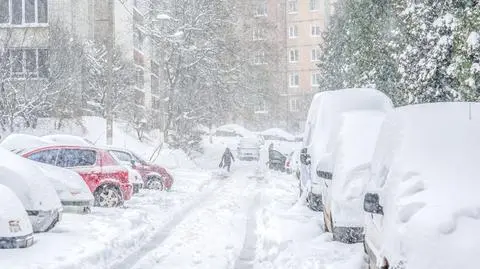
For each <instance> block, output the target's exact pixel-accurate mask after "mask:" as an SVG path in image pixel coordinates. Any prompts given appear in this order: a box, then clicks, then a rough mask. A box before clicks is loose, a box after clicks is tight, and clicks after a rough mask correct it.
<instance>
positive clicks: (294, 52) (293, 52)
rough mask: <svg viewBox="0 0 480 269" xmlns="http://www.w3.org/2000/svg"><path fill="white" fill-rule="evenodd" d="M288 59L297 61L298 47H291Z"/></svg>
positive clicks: (293, 61)
mask: <svg viewBox="0 0 480 269" xmlns="http://www.w3.org/2000/svg"><path fill="white" fill-rule="evenodd" d="M288 59H289V61H290V62H291V63H295V62H298V59H299V55H298V49H291V50H290V51H289V57H288Z"/></svg>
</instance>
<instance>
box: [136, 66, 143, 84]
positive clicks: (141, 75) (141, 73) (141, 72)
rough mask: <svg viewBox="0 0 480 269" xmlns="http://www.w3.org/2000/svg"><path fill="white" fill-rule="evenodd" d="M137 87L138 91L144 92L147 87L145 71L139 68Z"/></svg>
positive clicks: (137, 71)
mask: <svg viewBox="0 0 480 269" xmlns="http://www.w3.org/2000/svg"><path fill="white" fill-rule="evenodd" d="M135 86H136V87H137V88H138V89H141V90H143V87H144V86H145V78H144V71H143V68H140V67H137V70H136V73H135Z"/></svg>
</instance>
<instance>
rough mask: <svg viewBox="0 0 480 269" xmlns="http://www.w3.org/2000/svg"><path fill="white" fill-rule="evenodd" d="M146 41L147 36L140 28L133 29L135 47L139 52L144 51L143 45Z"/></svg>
mask: <svg viewBox="0 0 480 269" xmlns="http://www.w3.org/2000/svg"><path fill="white" fill-rule="evenodd" d="M144 41H145V34H144V33H143V32H142V31H141V30H140V29H138V28H136V27H135V28H134V29H133V47H134V48H136V49H138V50H139V51H143V43H144Z"/></svg>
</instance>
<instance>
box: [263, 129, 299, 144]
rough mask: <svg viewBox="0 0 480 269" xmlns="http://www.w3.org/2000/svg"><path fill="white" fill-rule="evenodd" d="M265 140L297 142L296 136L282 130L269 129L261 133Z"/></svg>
mask: <svg viewBox="0 0 480 269" xmlns="http://www.w3.org/2000/svg"><path fill="white" fill-rule="evenodd" d="M260 135H261V136H262V137H263V139H265V140H279V141H295V136H294V135H292V134H290V133H288V132H287V131H285V130H282V129H280V128H271V129H267V130H265V131H263V132H261V133H260Z"/></svg>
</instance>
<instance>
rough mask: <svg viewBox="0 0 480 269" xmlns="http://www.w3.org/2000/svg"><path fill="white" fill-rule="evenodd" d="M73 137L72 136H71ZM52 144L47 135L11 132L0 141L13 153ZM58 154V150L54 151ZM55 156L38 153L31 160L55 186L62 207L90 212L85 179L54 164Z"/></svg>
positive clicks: (90, 204) (90, 205)
mask: <svg viewBox="0 0 480 269" xmlns="http://www.w3.org/2000/svg"><path fill="white" fill-rule="evenodd" d="M72 137H74V136H72ZM51 144H54V142H53V141H49V139H48V137H37V136H33V135H25V134H12V135H9V136H7V137H6V138H5V140H4V141H3V142H2V143H0V146H1V147H3V148H6V149H8V150H10V151H12V152H15V153H22V152H23V150H24V149H26V148H36V147H41V146H48V145H51ZM55 153H56V154H58V151H56V152H55ZM56 158H57V156H56V155H55V156H54V155H51V154H43V155H42V154H40V155H38V156H37V160H36V161H37V162H32V163H33V164H35V165H36V166H38V167H39V168H40V170H41V171H42V172H43V176H44V177H45V178H47V179H48V180H49V181H50V182H51V183H52V184H53V187H54V188H55V190H56V192H57V194H58V197H59V198H60V201H61V202H62V205H63V207H64V209H66V210H69V209H72V210H73V211H76V212H78V211H80V212H84V213H87V212H90V208H91V207H92V206H93V200H94V199H93V195H92V193H91V192H90V189H89V188H88V186H87V184H86V183H85V181H84V180H83V179H82V177H81V176H79V175H78V173H75V172H73V171H70V170H68V169H64V168H60V167H56V166H54V165H53V164H54V163H52V162H51V161H49V160H55V159H56Z"/></svg>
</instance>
